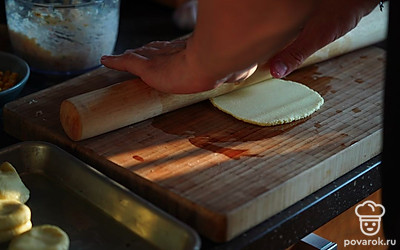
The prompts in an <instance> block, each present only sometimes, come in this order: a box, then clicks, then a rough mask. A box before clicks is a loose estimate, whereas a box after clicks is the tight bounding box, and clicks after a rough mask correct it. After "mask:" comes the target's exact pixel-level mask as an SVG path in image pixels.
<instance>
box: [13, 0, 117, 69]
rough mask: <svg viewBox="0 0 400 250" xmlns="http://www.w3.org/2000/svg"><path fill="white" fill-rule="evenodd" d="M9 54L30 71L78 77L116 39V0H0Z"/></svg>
mask: <svg viewBox="0 0 400 250" xmlns="http://www.w3.org/2000/svg"><path fill="white" fill-rule="evenodd" d="M5 3H6V15H7V24H8V30H9V34H10V41H11V44H12V46H13V48H14V50H15V53H16V54H18V55H19V56H21V57H22V58H24V59H25V60H26V61H27V62H28V64H29V65H30V67H31V69H32V70H33V71H37V72H42V73H46V74H78V73H82V72H85V71H88V70H91V69H94V68H96V67H98V66H99V65H100V57H101V56H102V55H105V54H112V52H113V50H114V47H115V43H116V40H117V35H118V25H119V5H120V1H119V0H6V1H5Z"/></svg>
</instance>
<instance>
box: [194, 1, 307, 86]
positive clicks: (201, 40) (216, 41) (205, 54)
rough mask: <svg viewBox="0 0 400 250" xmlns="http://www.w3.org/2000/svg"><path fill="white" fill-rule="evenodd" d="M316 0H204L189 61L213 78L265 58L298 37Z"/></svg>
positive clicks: (218, 77)
mask: <svg viewBox="0 0 400 250" xmlns="http://www.w3.org/2000/svg"><path fill="white" fill-rule="evenodd" d="M313 2H314V1H313V0H302V1H299V0H282V1H273V0H248V1H246V4H243V2H242V1H232V0H201V1H199V3H198V19H197V25H196V29H195V31H194V33H193V36H192V37H191V39H190V40H189V41H188V44H187V49H186V50H187V51H186V55H187V60H188V63H189V64H190V65H194V67H198V69H196V71H201V72H203V73H204V74H206V75H207V76H206V77H208V78H209V79H211V80H218V79H220V78H222V77H224V76H225V75H226V74H228V73H230V72H234V71H238V70H242V69H244V68H246V67H249V66H250V65H252V64H254V63H263V62H265V61H266V60H267V59H268V58H269V57H271V56H272V55H274V54H275V53H276V52H277V51H278V50H280V49H282V47H283V46H285V45H286V44H287V43H288V42H289V41H291V40H292V39H293V38H294V37H295V36H296V34H297V33H298V31H299V30H300V28H301V26H302V24H303V23H304V21H305V20H306V17H307V15H308V14H309V13H310V11H311V10H312V7H313Z"/></svg>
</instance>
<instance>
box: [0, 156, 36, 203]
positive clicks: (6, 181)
mask: <svg viewBox="0 0 400 250" xmlns="http://www.w3.org/2000/svg"><path fill="white" fill-rule="evenodd" d="M29 195H30V192H29V190H28V188H26V186H25V185H24V183H23V182H22V180H21V178H20V177H19V175H18V173H17V170H15V168H14V167H13V166H12V165H11V163H9V162H3V163H2V164H0V199H11V200H17V201H19V202H21V203H25V202H26V201H27V200H28V199H29Z"/></svg>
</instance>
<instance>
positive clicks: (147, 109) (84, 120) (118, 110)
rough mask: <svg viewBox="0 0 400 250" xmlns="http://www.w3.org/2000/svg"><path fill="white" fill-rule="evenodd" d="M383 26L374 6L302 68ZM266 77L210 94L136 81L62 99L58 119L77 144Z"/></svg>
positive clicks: (380, 35)
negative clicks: (180, 92)
mask: <svg viewBox="0 0 400 250" xmlns="http://www.w3.org/2000/svg"><path fill="white" fill-rule="evenodd" d="M387 23H388V5H386V6H385V7H384V9H383V11H380V10H379V8H378V7H377V8H376V9H375V10H374V11H373V12H371V13H370V14H369V15H368V16H366V17H364V18H363V19H362V20H361V22H360V23H359V24H358V26H357V27H356V28H355V29H353V30H352V31H350V32H349V33H347V34H346V35H345V36H343V37H341V38H340V39H338V40H336V41H335V42H333V43H331V44H329V45H327V46H326V47H324V48H322V49H320V50H319V51H317V52H316V53H315V54H314V55H312V56H311V57H309V58H308V59H307V60H306V61H305V62H304V64H303V65H302V67H304V66H307V65H310V64H314V63H317V62H321V61H323V60H327V59H329V58H333V57H335V56H338V55H341V54H344V53H347V52H350V51H353V50H356V49H359V48H362V47H365V46H368V45H372V44H374V43H377V42H380V41H382V40H384V39H385V38H386V33H387ZM310 39H312V38H310ZM270 78H271V75H270V74H269V70H268V69H265V68H260V69H258V70H257V71H256V72H255V73H254V75H253V76H251V77H250V78H249V79H247V80H246V81H244V82H242V83H239V84H238V83H236V84H234V83H226V84H223V85H221V86H220V87H218V88H216V89H213V90H210V91H206V92H202V93H196V94H186V95H175V94H166V93H162V92H159V91H157V90H155V89H152V88H150V87H149V86H148V85H146V84H145V83H144V82H142V81H141V80H140V79H133V80H128V81H124V82H120V83H117V84H114V85H111V86H109V87H106V88H102V89H98V90H95V91H91V92H88V93H85V94H82V95H78V96H75V97H72V98H69V99H67V100H64V101H63V102H62V104H61V107H60V120H61V124H62V127H63V128H64V131H65V133H66V134H67V135H68V136H69V137H70V138H71V139H72V140H74V141H79V140H83V139H86V138H90V137H93V136H96V135H100V134H103V133H106V132H109V131H112V130H115V129H118V128H122V127H125V126H128V125H131V124H134V123H136V122H140V121H143V120H146V119H148V118H151V117H154V116H157V115H160V114H163V113H166V112H169V111H172V110H175V109H178V108H181V107H185V106H188V105H190V104H193V103H197V102H200V101H203V100H206V99H208V98H210V97H214V96H218V95H222V94H225V93H228V92H230V91H233V90H235V89H238V88H241V87H244V86H248V85H251V84H254V83H257V82H260V81H262V80H266V79H270Z"/></svg>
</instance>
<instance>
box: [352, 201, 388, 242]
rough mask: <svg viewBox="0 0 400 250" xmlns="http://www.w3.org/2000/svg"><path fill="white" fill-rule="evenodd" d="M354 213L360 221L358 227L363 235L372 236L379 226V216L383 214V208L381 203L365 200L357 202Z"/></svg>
mask: <svg viewBox="0 0 400 250" xmlns="http://www.w3.org/2000/svg"><path fill="white" fill-rule="evenodd" d="M355 213H356V215H357V216H358V218H359V221H360V229H361V232H362V233H363V234H364V235H367V236H374V235H376V234H377V233H378V232H379V230H380V228H381V218H382V216H383V215H384V214H385V208H384V207H383V206H382V205H381V204H376V203H375V202H373V201H371V200H367V201H365V202H364V203H362V204H359V205H358V206H357V207H356V209H355Z"/></svg>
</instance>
